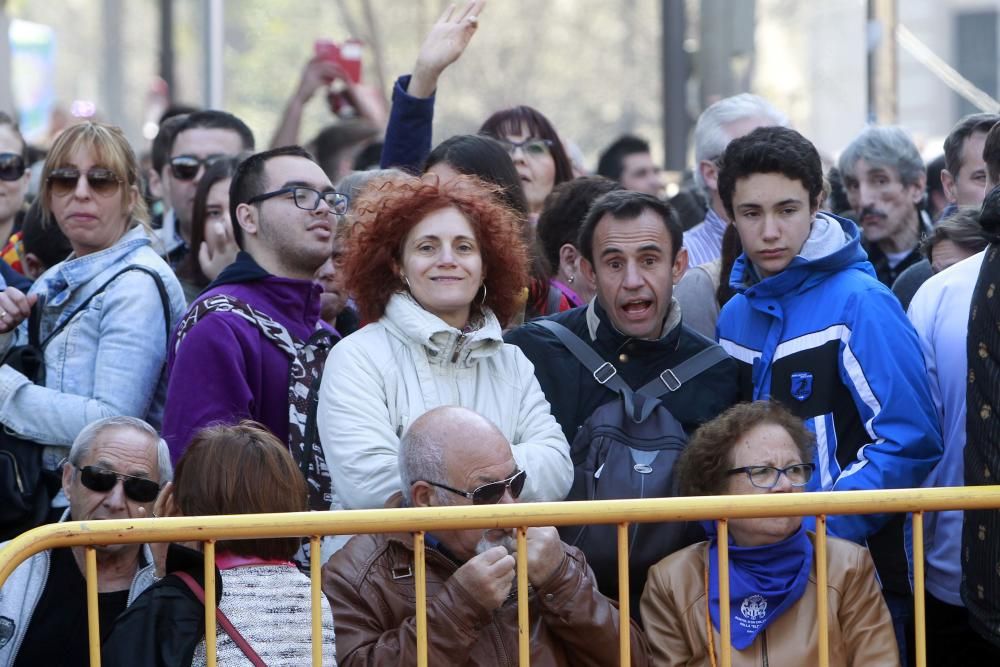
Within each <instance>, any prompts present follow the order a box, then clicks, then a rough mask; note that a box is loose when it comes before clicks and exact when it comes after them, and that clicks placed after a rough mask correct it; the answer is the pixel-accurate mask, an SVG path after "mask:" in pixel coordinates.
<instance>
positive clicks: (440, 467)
mask: <svg viewBox="0 0 1000 667" xmlns="http://www.w3.org/2000/svg"><path fill="white" fill-rule="evenodd" d="M414 426H416V428H414ZM427 431H428V429H427V428H421V423H420V422H419V421H418V423H415V424H414V425H411V427H410V428H408V429H407V430H406V433H404V434H403V437H402V438H400V439H399V458H398V462H399V483H400V484H399V488H400V491H402V492H403V504H404V505H406V506H407V507H409V506H410V505H412V498H411V497H410V490H411V488H412V487H413V483H414V482H416V481H419V480H424V481H430V482H438V481H440V480H441V478H442V477H444V452H443V450H442V448H441V443H440V442H438V441H437V440H436V439H435V438H433V437H432V436H431V435H430V434H429V433H428V432H427ZM434 490H435V492H438V489H437V487H435V489H434Z"/></svg>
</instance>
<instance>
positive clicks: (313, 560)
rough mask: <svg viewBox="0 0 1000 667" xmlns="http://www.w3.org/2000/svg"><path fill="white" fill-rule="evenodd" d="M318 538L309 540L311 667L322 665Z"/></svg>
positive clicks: (320, 553)
mask: <svg viewBox="0 0 1000 667" xmlns="http://www.w3.org/2000/svg"><path fill="white" fill-rule="evenodd" d="M321 556H322V549H321V547H320V538H319V536H317V535H314V536H312V537H311V538H310V539H309V579H310V584H309V594H310V595H311V596H312V659H313V661H312V664H313V667H322V665H323V616H322V614H323V599H322V598H321V597H320V596H321V595H322V594H323V585H322V582H321V581H320V566H321V565H320V561H321V560H322V558H321Z"/></svg>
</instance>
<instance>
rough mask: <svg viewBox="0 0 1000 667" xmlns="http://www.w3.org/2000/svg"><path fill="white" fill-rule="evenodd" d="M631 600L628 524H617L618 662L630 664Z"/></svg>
mask: <svg viewBox="0 0 1000 667" xmlns="http://www.w3.org/2000/svg"><path fill="white" fill-rule="evenodd" d="M631 618H632V613H631V601H630V600H629V581H628V524H627V523H620V524H618V648H619V652H620V655H621V657H620V658H619V661H618V664H620V665H623V666H624V665H631V664H632V644H631V640H632V638H631V636H630V635H631V632H632V624H631Z"/></svg>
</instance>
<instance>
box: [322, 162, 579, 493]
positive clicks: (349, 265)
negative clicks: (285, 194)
mask: <svg viewBox="0 0 1000 667" xmlns="http://www.w3.org/2000/svg"><path fill="white" fill-rule="evenodd" d="M354 216H355V222H354V224H353V226H352V227H351V229H350V231H349V233H348V237H347V239H346V253H345V260H344V264H345V267H344V268H345V271H346V274H347V281H348V284H347V287H348V291H349V292H350V293H351V294H352V295H354V298H355V300H356V302H357V304H358V306H359V307H360V310H361V315H362V318H363V319H367V320H368V321H371V322H372V324H369V325H368V326H366V327H364V328H363V329H361V330H360V331H358V332H356V333H354V334H352V335H350V336H348V337H347V338H345V339H344V340H342V341H341V342H340V343H338V344H337V346H336V347H334V348H333V350H332V351H331V352H330V356H329V357H328V359H327V362H326V367H325V369H324V372H323V384H322V386H321V388H320V399H319V409H318V413H317V416H318V422H319V429H320V438H321V440H322V443H323V449H324V452H325V454H326V461H327V464H328V465H329V468H330V477H331V479H332V480H333V486H334V489H335V491H336V493H337V494H338V495H339V497H340V499H341V501H342V502H343V504H344V505H345V506H346V507H348V508H374V507H382V505H383V504H384V503H385V502H386V500H387V499H388V498H389V496H391V495H392V494H393V493H395V492H396V491H398V490H399V484H400V482H399V473H398V470H397V465H396V455H397V451H398V448H399V438H400V436H401V435H402V433H403V432H404V431H405V430H406V428H407V426H408V425H409V424H410V423H411V422H412V421H413V420H415V419H416V418H417V417H419V416H420V415H422V414H424V413H425V412H427V411H428V410H430V409H431V408H435V407H438V406H441V405H459V406H462V407H466V408H469V409H472V410H475V411H476V412H478V413H480V414H481V415H483V416H484V417H486V418H487V419H489V420H490V421H492V422H493V423H494V424H496V425H497V427H498V428H499V429H500V430H501V431H502V432H503V434H504V435H505V436H506V437H507V438H508V440H509V441H510V443H511V445H512V446H513V451H514V458H515V460H516V462H517V464H518V468H519V469H520V470H524V471H525V472H526V473H527V483H526V484H525V487H524V494H523V495H524V498H525V499H526V500H529V501H531V500H535V501H537V500H562V499H563V498H564V497H565V495H566V493H567V491H569V486H570V483H571V482H572V477H573V468H572V465H571V463H570V459H569V446H568V444H567V443H566V439H565V437H564V436H563V434H562V430H561V429H560V428H559V425H558V424H557V423H556V421H555V419H554V418H553V417H552V414H551V410H550V408H549V404H548V402H547V401H546V400H545V396H544V395H543V394H542V392H541V389H540V387H539V385H538V381H537V380H536V379H535V375H534V368H533V367H532V365H531V363H530V362H529V361H528V359H527V358H526V357H525V356H524V354H523V353H522V352H521V351H520V350H519V349H518V348H516V347H514V346H512V345H507V344H505V343H504V342H503V337H502V330H503V326H504V325H505V324H506V323H507V322H508V321H509V320H510V319H511V318H512V317H513V316H514V314H515V313H516V312H517V311H518V310H519V309H520V303H521V302H520V299H521V292H522V290H523V286H524V285H525V283H526V279H527V277H526V271H525V265H526V260H525V248H524V243H523V242H522V240H521V236H520V233H519V229H518V225H517V220H516V218H515V216H514V214H513V213H512V212H511V211H510V210H509V209H508V208H507V207H505V206H504V205H502V204H501V203H500V202H499V200H498V197H497V188H496V186H492V185H489V184H487V183H485V182H483V181H481V180H478V179H475V178H472V177H468V176H460V177H455V178H452V179H447V180H443V179H439V178H437V177H435V176H425V177H423V178H417V177H412V176H399V177H395V178H392V177H390V178H387V179H381V180H377V181H375V182H373V183H372V184H370V185H369V186H368V188H367V189H366V190H365V191H364V194H363V195H362V197H361V198H360V200H359V201H358V202H356V208H355V213H354Z"/></svg>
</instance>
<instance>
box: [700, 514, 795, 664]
mask: <svg viewBox="0 0 1000 667" xmlns="http://www.w3.org/2000/svg"><path fill="white" fill-rule="evenodd" d="M703 525H705V532H706V533H708V536H709V549H708V559H709V560H708V581H709V584H708V602H709V604H708V609H709V614H710V615H711V617H712V624H713V625H714V626H715V629H716V630H719V624H720V621H719V576H718V572H719V545H718V541H717V537H716V531H715V522H704V524H703ZM812 559H813V544H812V540H810V539H809V535H808V534H807V533H806V529H805V527H804V526H799V529H798V530H797V531H796V532H795V533H793V534H792V536H791V537H788V538H786V539H784V540H782V541H781V542H775V543H774V544H766V545H764V546H760V547H739V546H735V545H733V544H732V540H730V545H729V613H730V616H731V621H730V625H729V627H730V630H731V636H732V644H733V648H735V649H737V650H743V649H745V648H746V647H748V646H750V645H751V644H753V642H754V639H756V638H757V634H758V633H760V632H763V630H764V629H765V628H767V626H768V625H770V624H771V622H772V621H774V619H776V618H778V617H779V616H781V614H782V612H784V611H785V610H786V609H788V608H789V607H791V606H792V605H794V604H795V603H796V602H798V601H799V599H800V598H801V597H802V594H803V593H805V590H806V586H807V585H808V584H809V571H810V570H811V569H812Z"/></svg>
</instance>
